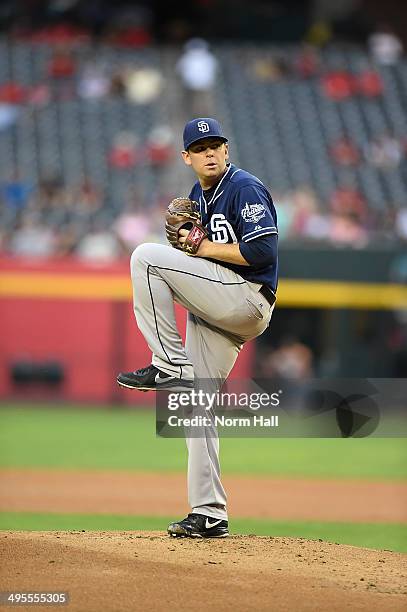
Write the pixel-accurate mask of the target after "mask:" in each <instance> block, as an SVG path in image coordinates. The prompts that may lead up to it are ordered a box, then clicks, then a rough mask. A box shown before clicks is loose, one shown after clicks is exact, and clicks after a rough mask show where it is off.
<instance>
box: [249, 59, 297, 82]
mask: <svg viewBox="0 0 407 612" xmlns="http://www.w3.org/2000/svg"><path fill="white" fill-rule="evenodd" d="M289 73H290V70H289V66H288V64H287V62H286V61H285V59H284V58H281V57H276V56H269V57H263V58H258V59H256V60H255V61H254V62H253V65H252V66H250V71H249V77H252V76H254V78H255V79H256V80H257V81H261V82H271V83H272V82H274V81H280V80H281V79H284V78H286V77H287V76H288V75H289Z"/></svg>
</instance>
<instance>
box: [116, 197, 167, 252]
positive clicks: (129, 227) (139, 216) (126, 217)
mask: <svg viewBox="0 0 407 612" xmlns="http://www.w3.org/2000/svg"><path fill="white" fill-rule="evenodd" d="M130 197H131V199H130V202H129V204H128V205H127V207H126V208H125V210H124V211H123V212H122V213H121V214H120V215H119V216H118V217H117V219H116V221H115V223H114V226H113V227H114V231H115V232H116V234H117V236H118V237H119V239H120V241H121V243H122V244H123V245H124V246H125V248H126V249H127V251H128V252H129V253H131V252H132V251H133V250H134V249H135V248H136V246H138V245H139V244H141V243H142V242H145V240H146V237H147V236H148V234H149V233H150V232H151V229H152V224H151V212H150V210H148V212H147V210H146V209H143V208H142V206H141V203H140V200H139V199H138V197H137V193H132V194H131V195H130ZM161 222H162V223H163V217H161Z"/></svg>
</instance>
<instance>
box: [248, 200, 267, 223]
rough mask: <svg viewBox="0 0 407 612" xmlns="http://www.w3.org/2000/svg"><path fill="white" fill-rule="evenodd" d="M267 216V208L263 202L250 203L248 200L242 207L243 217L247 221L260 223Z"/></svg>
mask: <svg viewBox="0 0 407 612" xmlns="http://www.w3.org/2000/svg"><path fill="white" fill-rule="evenodd" d="M265 216H266V209H265V207H264V205H263V204H260V203H256V204H249V203H248V202H246V204H245V205H244V207H243V208H242V217H243V219H244V220H245V221H246V223H258V222H259V221H260V219H262V218H263V217H265Z"/></svg>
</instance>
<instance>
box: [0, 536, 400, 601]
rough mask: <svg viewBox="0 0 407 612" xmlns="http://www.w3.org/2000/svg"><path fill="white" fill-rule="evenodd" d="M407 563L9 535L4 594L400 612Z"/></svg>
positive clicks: (275, 549) (261, 543)
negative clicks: (65, 593) (15, 592)
mask: <svg viewBox="0 0 407 612" xmlns="http://www.w3.org/2000/svg"><path fill="white" fill-rule="evenodd" d="M406 557H407V555H403V554H400V553H393V552H384V551H375V550H368V549H362V548H356V547H353V546H342V545H338V544H330V543H327V542H320V541H314V540H301V539H292V538H274V537H256V536H231V537H229V538H225V539H221V540H190V539H176V538H169V537H168V536H166V535H163V534H162V533H159V532H116V531H115V532H100V531H98V532H77V531H69V532H66V531H59V532H58V531H53V532H2V533H0V591H19V592H22V591H23V592H29V593H32V592H44V591H45V592H49V591H52V592H68V593H69V597H70V599H69V606H68V608H67V609H68V610H69V611H70V612H71V611H72V612H73V611H74V610H75V611H83V612H93V611H98V612H100V611H101V610H103V611H104V612H108V611H114V612H117V611H120V610H126V611H131V612H134V611H136V612H138V611H140V612H145V611H146V610H154V611H155V612H159V611H163V612H164V611H165V612H172V611H174V612H175V611H177V612H179V611H191V612H200V611H205V612H207V610H210V609H212V610H215V611H216V612H220V611H222V610H233V611H242V612H243V611H244V612H247V611H249V610H253V611H256V612H259V611H262V610H277V611H279V612H280V611H284V610H287V611H292V610H300V611H302V610H309V611H310V612H314V611H315V610H330V612H334V611H338V612H343V610H352V612H353V611H354V610H368V611H369V612H374V611H376V610H377V611H379V610H380V612H382V611H383V610H392V612H395V611H397V610H400V611H401V610H406V609H407V588H406V580H405V574H406ZM403 574H404V576H403ZM33 608H35V606H33V605H31V606H30V607H27V608H26V607H25V606H24V607H22V606H19V609H20V610H25V609H27V610H32V609H33ZM2 609H3V610H8V609H9V607H8V606H5V607H3V606H2ZM11 609H13V610H14V609H15V607H13V608H10V610H11Z"/></svg>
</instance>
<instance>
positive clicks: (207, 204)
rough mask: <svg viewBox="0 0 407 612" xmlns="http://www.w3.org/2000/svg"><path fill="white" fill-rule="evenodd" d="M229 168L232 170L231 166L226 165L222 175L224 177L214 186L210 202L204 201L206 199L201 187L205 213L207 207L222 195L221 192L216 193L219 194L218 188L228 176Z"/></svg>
mask: <svg viewBox="0 0 407 612" xmlns="http://www.w3.org/2000/svg"><path fill="white" fill-rule="evenodd" d="M231 168H232V164H228V165H227V170H226V172H225V173H224V175H223V176H222V178H221V179H220V181H219V183H218V184H217V185H216V188H215V191H214V192H213V194H212V196H211V198H210V200H209V201H208V202H207V201H206V198H205V192H204V190H203V189H202V187H201V190H202V199H203V201H204V204H205V211H207V210H208V206H210V205H211V204H212V203H213V202H214V201H215V200H217V199H218V198H219V197H220V196H221V195H222V193H223V190H222V191H221V192H220V193H218V192H219V188H220V186H221V185H222V183H223V181H224V180H225V178H226V177H227V176H228V175H229V176H230V174H231Z"/></svg>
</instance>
